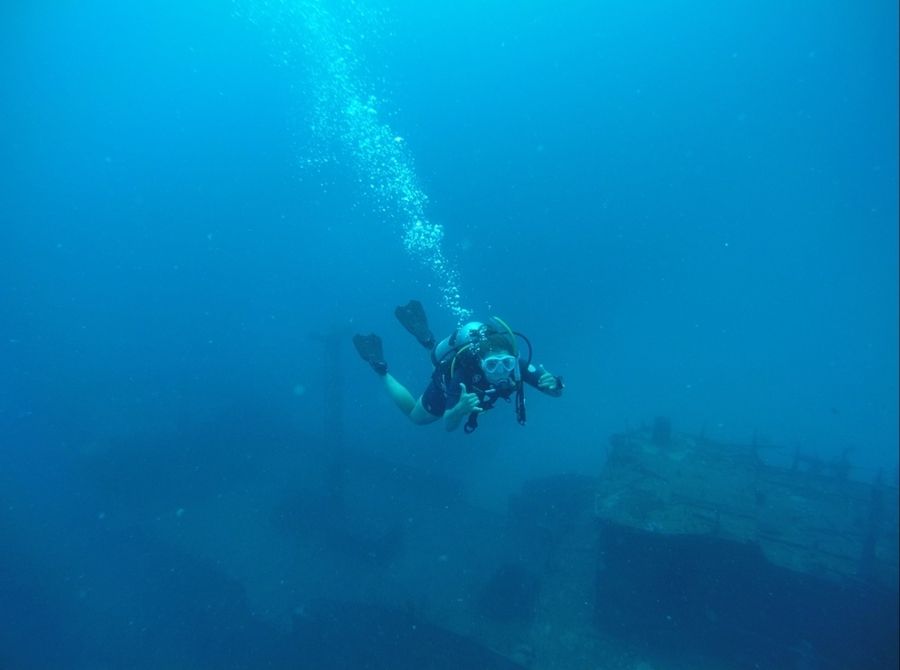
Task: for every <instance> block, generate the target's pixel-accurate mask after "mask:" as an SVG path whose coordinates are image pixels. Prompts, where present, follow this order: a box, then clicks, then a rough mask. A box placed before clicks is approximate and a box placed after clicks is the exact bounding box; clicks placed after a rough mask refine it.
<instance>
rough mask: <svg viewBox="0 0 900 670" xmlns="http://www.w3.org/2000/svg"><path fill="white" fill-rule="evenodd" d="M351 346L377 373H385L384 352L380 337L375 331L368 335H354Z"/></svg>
mask: <svg viewBox="0 0 900 670" xmlns="http://www.w3.org/2000/svg"><path fill="white" fill-rule="evenodd" d="M353 346H355V347H356V350H357V351H358V352H359V355H360V356H361V357H362V359H363V360H364V361H365V362H366V363H368V364H369V365H371V366H372V369H373V370H375V372H376V373H378V374H379V375H382V376H384V375H386V374H387V363H386V362H385V361H384V352H383V351H382V350H381V338H380V337H378V335H376V334H375V333H372V334H370V335H354V336H353Z"/></svg>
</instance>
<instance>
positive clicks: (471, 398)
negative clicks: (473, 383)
mask: <svg viewBox="0 0 900 670" xmlns="http://www.w3.org/2000/svg"><path fill="white" fill-rule="evenodd" d="M480 403H481V401H480V400H479V399H478V395H477V394H475V393H469V392H468V391H466V385H465V384H460V385H459V402H458V403H456V405H454V406H453V409H452V410H450V411H451V412H453V413H454V414H457V415H459V416H460V417H465V416H469V415H470V414H471V413H472V412H483V411H484V408H483V407H481V404H480Z"/></svg>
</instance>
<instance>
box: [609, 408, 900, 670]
mask: <svg viewBox="0 0 900 670" xmlns="http://www.w3.org/2000/svg"><path fill="white" fill-rule="evenodd" d="M815 465H816V464H812V466H811V464H810V463H809V462H808V461H802V460H799V459H795V460H794V464H793V467H784V468H782V467H775V466H772V465H768V464H766V463H765V462H764V461H763V460H762V459H761V458H760V456H759V454H758V452H757V449H756V448H755V446H754V445H749V446H742V445H727V444H720V443H715V442H712V441H710V440H707V439H704V438H702V437H696V436H689V435H678V434H673V433H672V432H671V430H670V428H669V425H668V422H667V421H665V420H661V419H658V420H657V422H656V424H655V425H654V426H653V427H652V428H647V429H645V430H639V431H635V432H632V433H628V434H619V435H614V436H613V437H612V438H611V448H610V451H609V455H608V460H607V463H606V465H605V467H604V469H603V471H602V473H601V474H600V477H599V479H598V481H597V485H596V496H595V500H594V513H595V518H596V523H597V532H598V550H599V554H598V569H597V579H596V590H595V594H596V598H595V604H596V615H597V623H598V626H599V627H600V628H601V629H603V630H605V631H608V632H611V633H614V634H620V635H623V636H627V635H633V634H635V633H638V634H640V635H641V636H642V637H643V638H644V640H645V641H647V642H648V643H649V644H651V645H652V646H655V647H656V648H657V649H659V650H667V649H669V650H676V649H677V650H684V649H695V650H702V653H703V654H704V655H712V656H718V657H720V658H722V659H728V660H729V661H730V663H729V664H730V665H734V666H736V667H744V666H746V667H826V668H830V667H843V668H847V667H854V668H868V667H873V668H877V667H896V664H897V645H898V642H897V635H898V614H897V603H898V597H897V592H898V492H897V487H896V485H888V484H885V483H884V482H882V481H880V480H878V481H875V482H873V483H864V482H860V481H853V480H852V479H850V478H848V477H846V476H845V475H846V474H847V473H846V469H845V468H840V467H835V468H822V467H815Z"/></svg>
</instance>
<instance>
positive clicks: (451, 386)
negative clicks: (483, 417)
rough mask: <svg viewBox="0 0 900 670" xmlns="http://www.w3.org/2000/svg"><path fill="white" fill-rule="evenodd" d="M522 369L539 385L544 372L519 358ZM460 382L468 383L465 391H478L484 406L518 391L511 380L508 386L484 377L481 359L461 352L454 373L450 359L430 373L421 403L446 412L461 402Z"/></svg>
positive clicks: (431, 411) (524, 375) (526, 377)
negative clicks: (497, 383)
mask: <svg viewBox="0 0 900 670" xmlns="http://www.w3.org/2000/svg"><path fill="white" fill-rule="evenodd" d="M519 372H520V373H521V377H522V381H524V382H525V383H527V384H531V385H532V386H534V387H535V388H537V387H538V380H539V379H540V378H541V374H540V373H539V372H538V370H537V368H535V367H534V366H533V365H528V364H527V363H525V361H523V360H521V359H520V360H519ZM460 384H465V385H466V391H468V392H469V393H476V394H478V399H479V400H480V401H481V406H482V407H483V408H484V409H490V408H491V407H492V406H493V404H494V402H495V401H496V400H497V398H504V399H507V398H510V397H512V396H513V395H514V394H515V392H516V387H515V385H514V384H512V383H510V384H509V385H508V386H507V387H505V388H498V387H495V386H494V385H493V384H491V383H490V382H489V381H487V380H486V379H485V378H484V372H483V371H482V370H481V365H480V364H479V362H478V360H477V359H475V358H473V357H470V356H461V357H460V358H459V359H457V361H456V366H455V368H454V370H453V376H452V378H451V376H450V361H449V360H448V361H444V362H442V363H441V364H440V365H438V367H437V368H435V370H434V374H432V375H431V383H430V384H429V385H428V388H426V389H425V392H424V393H423V394H422V406H423V407H424V408H425V409H426V411H427V412H428V413H429V414H433V415H434V416H443V415H444V412H445V411H447V408H449V407H453V406H455V405H456V403H458V402H459V396H460V388H459V385H460Z"/></svg>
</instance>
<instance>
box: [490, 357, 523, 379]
mask: <svg viewBox="0 0 900 670" xmlns="http://www.w3.org/2000/svg"><path fill="white" fill-rule="evenodd" d="M518 363H519V359H518V358H516V357H515V356H512V355H510V354H499V355H496V356H487V357H486V358H483V359H482V360H481V369H482V370H484V374H485V377H486V378H487V380H488V381H489V382H490V383H492V384H498V383H500V382H504V381H508V380H509V377H510V375H511V374H512V372H513V371H514V370H515V369H516V366H517V365H518Z"/></svg>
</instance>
